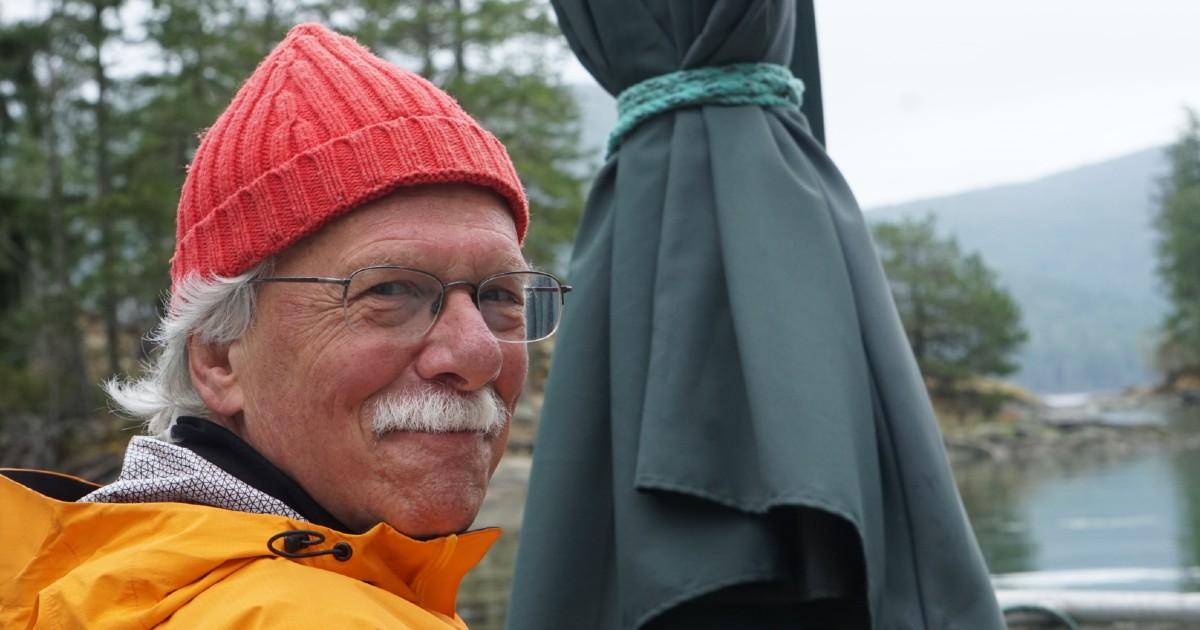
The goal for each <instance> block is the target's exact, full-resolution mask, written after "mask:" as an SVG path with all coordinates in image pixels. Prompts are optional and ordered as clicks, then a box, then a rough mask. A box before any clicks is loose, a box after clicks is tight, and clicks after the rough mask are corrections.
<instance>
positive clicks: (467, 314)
mask: <svg viewBox="0 0 1200 630" xmlns="http://www.w3.org/2000/svg"><path fill="white" fill-rule="evenodd" d="M502 364H503V358H502V355H501V352H500V342H499V341H498V340H497V339H496V336H495V335H493V334H492V331H491V330H490V329H488V327H487V324H486V323H485V322H484V320H483V314H482V313H480V312H479V309H478V308H476V306H475V302H474V301H473V300H472V299H471V293H470V291H464V290H453V289H452V290H450V291H448V292H447V293H446V297H445V300H444V302H443V304H442V308H441V312H440V314H439V315H438V319H437V322H436V323H435V324H434V325H433V328H432V329H431V330H430V331H429V332H428V333H427V334H426V338H425V346H424V348H422V350H421V353H420V355H419V356H418V357H417V363H416V369H417V375H418V376H420V377H421V378H423V379H425V380H432V381H441V382H443V383H444V384H445V385H448V386H450V387H454V388H455V389H459V390H462V391H475V390H477V389H480V388H481V387H484V386H486V385H488V384H490V383H491V382H492V381H494V380H496V378H497V377H499V376H500V368H501V367H502Z"/></svg>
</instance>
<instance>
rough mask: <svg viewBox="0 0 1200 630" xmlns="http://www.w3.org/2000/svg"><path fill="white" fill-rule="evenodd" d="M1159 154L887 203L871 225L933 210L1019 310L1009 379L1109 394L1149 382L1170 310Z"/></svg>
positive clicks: (874, 212)
mask: <svg viewBox="0 0 1200 630" xmlns="http://www.w3.org/2000/svg"><path fill="white" fill-rule="evenodd" d="M1166 168H1167V163H1166V157H1165V155H1164V153H1163V149H1162V148H1161V147H1158V148H1152V149H1146V150H1143V151H1139V152H1137V153H1132V154H1129V155H1125V156H1122V157H1119V158H1116V159H1112V160H1107V161H1104V162H1100V163H1096V164H1091V165H1088V166H1083V167H1080V168H1075V169H1072V170H1069V171H1065V172H1062V173H1057V174H1054V175H1050V176H1047V177H1043V178H1041V179H1038V180H1035V181H1031V182H1025V183H1019V184H1010V185H1005V186H997V187H995V188H987V189H982V190H974V191H970V192H966V193H961V194H957V195H950V196H947V197H938V198H934V199H926V200H921V201H914V202H911V203H904V204H899V205H893V206H886V207H882V208H877V209H870V210H868V211H867V219H868V220H869V221H893V220H896V219H899V218H901V217H919V216H924V215H926V214H933V215H935V216H936V217H937V224H938V228H939V230H940V231H942V232H943V233H945V234H951V235H954V236H955V237H956V238H957V239H958V241H959V243H960V244H961V245H962V246H963V247H964V249H965V250H968V251H977V252H979V253H980V255H982V256H983V258H984V260H985V261H986V262H987V264H988V265H989V266H990V267H991V268H993V269H994V270H995V271H996V272H997V274H998V275H999V277H1000V280H1001V282H1002V283H1003V284H1004V285H1005V286H1007V287H1008V288H1009V289H1010V290H1011V291H1012V293H1013V295H1014V297H1015V298H1016V299H1017V301H1018V302H1019V303H1020V305H1021V309H1022V312H1023V318H1024V322H1025V325H1026V327H1027V328H1028V330H1029V333H1030V339H1029V342H1028V343H1027V344H1026V345H1025V347H1024V349H1023V351H1022V352H1021V355H1020V362H1021V365H1022V368H1021V370H1020V372H1019V373H1018V374H1016V375H1015V377H1014V380H1015V381H1017V382H1018V383H1020V384H1021V385H1024V386H1026V387H1028V388H1030V389H1033V390H1035V391H1038V392H1046V393H1049V392H1069V391H1085V390H1096V389H1115V388H1119V387H1122V386H1125V385H1134V384H1144V383H1148V382H1150V381H1152V380H1153V379H1154V374H1153V372H1152V371H1151V369H1150V350H1151V348H1152V347H1153V330H1154V328H1155V326H1156V325H1157V324H1158V323H1159V321H1160V320H1161V318H1162V316H1163V312H1164V310H1165V308H1166V305H1165V301H1164V299H1163V298H1162V296H1161V295H1160V293H1159V291H1158V284H1157V278H1156V276H1155V273H1154V265H1155V257H1154V242H1155V233H1154V231H1153V228H1152V224H1151V220H1152V216H1153V208H1154V197H1155V190H1156V187H1157V181H1158V178H1159V177H1160V176H1161V175H1162V174H1163V173H1165V172H1166Z"/></svg>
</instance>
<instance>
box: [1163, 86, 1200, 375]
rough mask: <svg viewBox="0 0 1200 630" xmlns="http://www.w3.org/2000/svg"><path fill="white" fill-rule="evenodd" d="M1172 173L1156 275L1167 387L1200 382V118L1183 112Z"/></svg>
mask: <svg viewBox="0 0 1200 630" xmlns="http://www.w3.org/2000/svg"><path fill="white" fill-rule="evenodd" d="M1167 156H1168V158H1169V161H1170V172H1169V173H1168V174H1167V176H1166V177H1164V178H1163V179H1162V181H1161V184H1160V196H1159V204H1158V205H1159V207H1158V214H1157V216H1156V217H1155V226H1156V227H1157V228H1158V232H1159V240H1158V274H1159V277H1160V278H1161V279H1162V282H1163V286H1164V287H1165V288H1166V290H1167V296H1168V298H1169V300H1170V305H1171V306H1170V311H1169V312H1168V314H1167V318H1166V321H1164V322H1163V326H1162V338H1161V342H1160V345H1159V351H1158V363H1159V367H1160V369H1161V370H1162V371H1163V372H1164V373H1165V375H1166V377H1167V380H1168V382H1176V381H1178V380H1179V379H1180V378H1182V377H1185V376H1189V375H1190V376H1194V377H1200V118H1198V117H1197V113H1196V112H1195V111H1192V110H1189V111H1188V112H1187V123H1186V125H1185V126H1184V130H1183V133H1182V134H1181V135H1180V137H1179V140H1178V141H1176V143H1175V144H1173V145H1172V146H1171V147H1169V148H1168V149H1167Z"/></svg>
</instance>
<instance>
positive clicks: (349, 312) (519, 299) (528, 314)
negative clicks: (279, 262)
mask: <svg viewBox="0 0 1200 630" xmlns="http://www.w3.org/2000/svg"><path fill="white" fill-rule="evenodd" d="M251 282H254V283H260V282H317V283H325V284H340V285H342V314H343V316H344V317H345V320H346V324H347V326H348V327H349V328H350V329H351V330H353V331H355V332H370V331H372V330H383V331H387V332H389V333H390V334H392V335H396V336H399V337H401V338H405V339H417V338H420V337H423V336H425V333H428V332H429V331H430V329H432V328H433V325H434V324H435V323H437V319H438V315H439V314H440V313H441V312H442V306H443V305H444V304H445V302H446V293H447V292H448V291H449V290H450V289H452V288H454V287H463V288H465V289H467V290H468V291H470V293H471V299H472V301H474V302H475V306H476V307H477V308H478V309H479V312H480V314H481V315H482V316H483V321H484V323H485V324H487V327H488V330H491V331H492V334H493V335H494V336H495V337H496V339H497V340H499V341H502V342H505V343H529V342H532V341H540V340H542V339H545V338H547V337H549V336H550V335H553V334H554V331H555V330H557V329H558V323H559V321H560V320H561V319H562V310H563V305H564V304H565V303H566V297H565V296H566V294H567V293H568V292H569V291H570V290H571V287H569V286H566V285H564V284H563V283H562V282H561V281H559V279H558V278H556V277H554V276H553V275H552V274H548V273H545V272H542V271H506V272H503V273H498V274H495V275H492V276H488V277H487V278H484V279H483V280H482V281H480V282H479V283H478V284H475V283H472V282H467V281H464V280H460V281H455V282H442V280H441V279H440V278H438V277H437V276H435V275H433V274H431V273H429V272H426V271H421V270H419V269H412V268H409V267H399V266H395V265H375V266H371V267H364V268H362V269H359V270H358V271H355V272H354V273H352V274H350V275H349V276H348V277H346V278H326V277H321V276H276V277H270V278H258V279H255V280H252V281H251Z"/></svg>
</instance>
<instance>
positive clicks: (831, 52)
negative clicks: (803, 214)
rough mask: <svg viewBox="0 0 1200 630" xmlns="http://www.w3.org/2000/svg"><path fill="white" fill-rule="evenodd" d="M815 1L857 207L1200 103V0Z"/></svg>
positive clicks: (839, 143)
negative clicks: (858, 203) (857, 203)
mask: <svg viewBox="0 0 1200 630" xmlns="http://www.w3.org/2000/svg"><path fill="white" fill-rule="evenodd" d="M0 1H3V3H4V4H5V8H4V9H5V10H4V14H5V16H6V17H8V18H14V17H18V16H19V14H22V13H27V12H29V11H30V10H31V9H32V7H33V6H34V5H35V4H36V3H34V2H31V0H0ZM816 2H817V22H818V42H819V45H820V56H821V72H822V89H823V91H824V99H825V123H826V132H827V136H828V144H829V152H830V154H831V155H832V156H833V158H834V160H835V161H836V162H837V163H838V165H839V166H840V167H841V169H842V172H843V173H844V174H845V175H846V178H847V179H848V180H849V181H850V185H851V187H853V189H854V191H855V193H856V194H857V196H858V198H859V201H860V202H861V204H862V205H863V206H864V207H871V206H877V205H880V204H885V203H893V202H899V201H906V200H911V199H917V198H922V197H929V196H933V195H940V194H946V193H952V192H957V191H962V190H968V189H971V188H977V187H980V186H985V185H988V184H996V183H1004V182H1012V181H1021V180H1025V179H1031V178H1034V177H1037V176H1040V175H1045V174H1049V173H1052V172H1055V171H1058V170H1062V169H1065V168H1069V167H1072V166H1077V165H1081V164H1086V163H1089V162H1096V161H1100V160H1103V159H1106V158H1110V157H1115V156H1118V155H1121V154H1124V153H1128V152H1131V151H1136V150H1138V149H1143V148H1146V147H1150V146H1154V145H1160V144H1165V143H1167V142H1170V141H1171V140H1172V139H1173V138H1174V137H1175V136H1176V135H1177V134H1178V131H1179V129H1180V128H1181V126H1182V124H1183V120H1184V118H1183V108H1184V106H1185V105H1189V106H1192V107H1197V108H1200V0H1005V1H1003V2H986V3H985V2H964V1H962V0H907V1H906V2H902V3H901V2H884V1H883V0H816ZM43 8H44V7H43ZM567 76H568V77H571V78H572V79H578V80H590V79H589V78H588V77H587V75H586V73H585V72H584V71H583V69H582V68H580V67H578V65H577V64H575V65H573V66H572V67H571V68H569V69H567Z"/></svg>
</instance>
